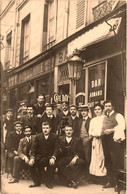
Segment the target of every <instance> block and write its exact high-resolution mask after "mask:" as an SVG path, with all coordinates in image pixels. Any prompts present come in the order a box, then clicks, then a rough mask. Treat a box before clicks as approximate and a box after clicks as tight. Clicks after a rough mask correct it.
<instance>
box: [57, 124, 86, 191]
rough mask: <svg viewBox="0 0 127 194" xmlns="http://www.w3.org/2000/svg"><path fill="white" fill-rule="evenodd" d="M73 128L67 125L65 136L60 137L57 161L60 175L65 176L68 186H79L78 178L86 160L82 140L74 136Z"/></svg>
mask: <svg viewBox="0 0 127 194" xmlns="http://www.w3.org/2000/svg"><path fill="white" fill-rule="evenodd" d="M72 134H73V129H72V127H70V126H66V127H65V136H61V137H60V138H59V141H60V155H59V159H58V162H57V165H58V169H59V172H60V175H61V176H63V178H64V180H65V183H66V185H67V186H68V187H73V188H77V185H78V181H79V180H78V179H79V177H80V176H81V174H82V170H83V168H84V165H85V162H84V160H83V159H82V151H83V147H82V142H81V139H80V138H77V137H73V135H72Z"/></svg>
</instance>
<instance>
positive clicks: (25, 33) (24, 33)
mask: <svg viewBox="0 0 127 194" xmlns="http://www.w3.org/2000/svg"><path fill="white" fill-rule="evenodd" d="M29 54H30V14H29V15H28V16H27V17H26V18H25V19H24V20H23V21H22V30H21V50H20V62H21V64H23V63H25V62H26V61H27V60H28V59H29Z"/></svg>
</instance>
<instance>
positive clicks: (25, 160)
mask: <svg viewBox="0 0 127 194" xmlns="http://www.w3.org/2000/svg"><path fill="white" fill-rule="evenodd" d="M31 133H32V129H31V127H30V126H25V131H24V134H25V137H24V138H22V139H21V140H20V142H19V147H18V156H15V157H14V167H13V178H12V179H11V180H10V181H9V183H16V182H19V173H20V167H21V165H23V164H27V165H28V166H29V161H30V156H31V145H32V142H33V141H34V138H35V136H34V135H31ZM29 167H30V166H29Z"/></svg>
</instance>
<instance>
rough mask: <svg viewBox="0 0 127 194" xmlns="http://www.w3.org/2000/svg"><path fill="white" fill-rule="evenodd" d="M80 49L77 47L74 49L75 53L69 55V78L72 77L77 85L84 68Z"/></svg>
mask: <svg viewBox="0 0 127 194" xmlns="http://www.w3.org/2000/svg"><path fill="white" fill-rule="evenodd" d="M79 54H80V51H79V50H78V49H75V50H74V51H73V55H72V56H71V57H68V71H69V79H71V81H72V83H73V84H74V85H75V84H76V81H77V80H79V79H80V78H81V74H82V68H83V64H84V61H83V60H82V59H81V58H80V57H79Z"/></svg>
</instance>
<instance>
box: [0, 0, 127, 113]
mask: <svg viewBox="0 0 127 194" xmlns="http://www.w3.org/2000/svg"><path fill="white" fill-rule="evenodd" d="M3 6H4V7H3V9H2V11H1V27H2V28H1V29H2V30H1V35H2V36H3V37H4V40H3V45H4V48H3V49H2V50H1V59H2V60H1V61H2V65H3V67H4V70H5V71H6V75H7V83H5V86H6V87H5V88H6V90H5V91H3V104H4V107H11V108H13V109H14V110H15V111H17V109H18V107H19V104H20V102H22V101H23V102H25V103H30V102H32V103H35V102H36V97H37V95H38V94H39V93H44V94H45V95H46V101H47V102H53V101H54V102H55V103H58V102H59V101H62V100H68V101H69V102H70V103H75V104H77V105H81V104H89V106H90V107H91V109H92V107H93V106H94V104H95V103H96V102H98V101H99V102H103V101H104V100H105V99H111V100H113V101H114V104H115V107H116V110H117V111H118V112H121V113H122V114H123V115H124V116H126V115H127V114H126V113H127V109H126V104H127V93H126V60H125V58H126V57H125V51H126V45H125V40H126V39H125V38H126V33H125V24H126V20H125V12H126V1H118V0H116V1H113V0H106V1H102V0H94V1H93V0H89V1H88V0H73V1H71V0H66V1H65V0H38V1H36V3H35V1H33V0H15V1H14V0H11V1H8V4H6V5H3ZM4 25H6V28H5V27H3V26H4ZM75 51H77V52H78V57H80V59H81V60H82V63H83V64H82V67H81V68H78V63H77V69H76V71H77V72H80V76H78V77H77V78H76V79H73V76H75V75H74V74H73V76H72V77H70V71H71V70H70V69H69V68H70V67H69V58H72V57H73V56H74V53H75ZM71 73H72V72H71ZM77 75H78V74H77ZM77 75H76V76H77Z"/></svg>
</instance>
